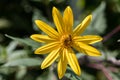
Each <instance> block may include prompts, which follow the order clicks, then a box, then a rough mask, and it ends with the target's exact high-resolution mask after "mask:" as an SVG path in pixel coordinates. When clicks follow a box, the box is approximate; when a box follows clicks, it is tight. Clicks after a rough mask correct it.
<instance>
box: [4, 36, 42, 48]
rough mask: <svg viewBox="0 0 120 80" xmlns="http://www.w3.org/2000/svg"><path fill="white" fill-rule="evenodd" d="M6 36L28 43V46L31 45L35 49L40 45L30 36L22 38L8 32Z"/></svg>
mask: <svg viewBox="0 0 120 80" xmlns="http://www.w3.org/2000/svg"><path fill="white" fill-rule="evenodd" d="M5 36H6V37H8V38H10V39H13V40H16V41H19V42H21V43H24V44H26V45H28V46H31V47H32V48H33V49H36V48H38V47H39V46H40V44H38V43H37V42H35V41H33V40H32V39H30V38H25V39H21V38H17V37H12V36H9V35H7V34H6V35H5Z"/></svg>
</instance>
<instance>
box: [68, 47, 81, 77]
mask: <svg viewBox="0 0 120 80" xmlns="http://www.w3.org/2000/svg"><path fill="white" fill-rule="evenodd" d="M66 57H67V61H68V63H69V65H70V67H71V68H72V70H73V71H74V72H75V73H76V74H77V75H80V74H81V70H80V66H79V64H78V60H77V58H76V56H75V54H74V52H73V51H72V49H70V48H69V49H67V50H66Z"/></svg>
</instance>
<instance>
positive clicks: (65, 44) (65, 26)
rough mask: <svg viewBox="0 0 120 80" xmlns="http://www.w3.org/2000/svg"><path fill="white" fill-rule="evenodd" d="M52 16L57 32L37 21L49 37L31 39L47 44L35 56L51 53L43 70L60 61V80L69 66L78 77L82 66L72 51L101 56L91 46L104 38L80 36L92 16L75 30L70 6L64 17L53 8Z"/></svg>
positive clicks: (35, 35)
mask: <svg viewBox="0 0 120 80" xmlns="http://www.w3.org/2000/svg"><path fill="white" fill-rule="evenodd" d="M52 16H53V20H54V23H55V26H56V28H57V31H56V30H55V29H53V28H52V27H51V26H49V25H48V24H46V23H45V22H43V21H41V20H35V23H36V24H37V26H38V27H39V28H40V29H41V30H42V31H43V32H45V33H46V34H47V35H42V34H33V35H31V38H32V39H33V40H35V41H38V42H41V43H45V44H46V45H44V46H42V47H40V48H38V49H36V50H35V54H46V53H49V55H48V56H47V57H46V58H45V60H44V61H43V62H42V64H41V68H42V69H44V68H46V67H48V66H50V65H51V64H52V63H53V62H54V61H55V60H56V59H58V60H59V61H58V65H57V70H58V76H59V78H60V79H61V78H62V77H63V75H64V74H65V71H66V68H67V64H68V65H69V66H70V67H71V68H72V70H73V71H74V72H75V73H76V74H77V75H80V74H81V70H80V66H79V63H78V60H77V58H76V55H75V53H74V51H73V50H72V49H76V50H78V51H79V52H82V53H85V54H87V55H89V56H100V55H101V53H100V52H99V51H98V50H97V49H95V48H94V47H92V46H90V45H91V44H93V43H96V42H99V41H101V40H102V38H101V37H100V36H97V35H86V36H79V35H80V34H81V33H82V32H83V31H84V30H85V28H86V27H87V26H88V24H89V23H90V21H91V19H92V15H88V16H87V17H86V18H85V19H84V20H83V21H82V23H81V24H79V25H78V26H77V27H76V28H75V29H73V30H72V27H73V12H72V10H71V8H70V6H68V7H67V8H66V9H65V11H64V13H63V16H62V15H61V13H60V12H59V10H57V8H55V7H53V9H52Z"/></svg>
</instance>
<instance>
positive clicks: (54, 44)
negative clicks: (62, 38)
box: [35, 42, 60, 54]
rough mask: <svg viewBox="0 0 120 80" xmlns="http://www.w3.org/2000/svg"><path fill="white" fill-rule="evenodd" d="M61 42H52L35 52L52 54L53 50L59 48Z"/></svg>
mask: <svg viewBox="0 0 120 80" xmlns="http://www.w3.org/2000/svg"><path fill="white" fill-rule="evenodd" d="M59 45H60V44H59V42H52V43H49V44H46V45H44V46H42V47H40V48H38V49H36V50H35V54H46V53H48V52H51V51H52V50H54V49H56V48H58V47H59Z"/></svg>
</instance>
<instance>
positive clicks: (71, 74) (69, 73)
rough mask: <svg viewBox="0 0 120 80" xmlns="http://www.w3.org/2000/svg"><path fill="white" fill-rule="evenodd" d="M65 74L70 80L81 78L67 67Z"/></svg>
mask: <svg viewBox="0 0 120 80" xmlns="http://www.w3.org/2000/svg"><path fill="white" fill-rule="evenodd" d="M65 76H66V77H67V78H69V79H70V80H81V77H80V76H77V75H76V74H75V73H74V72H73V71H72V70H71V69H70V68H69V67H68V68H67V71H66V74H65Z"/></svg>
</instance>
